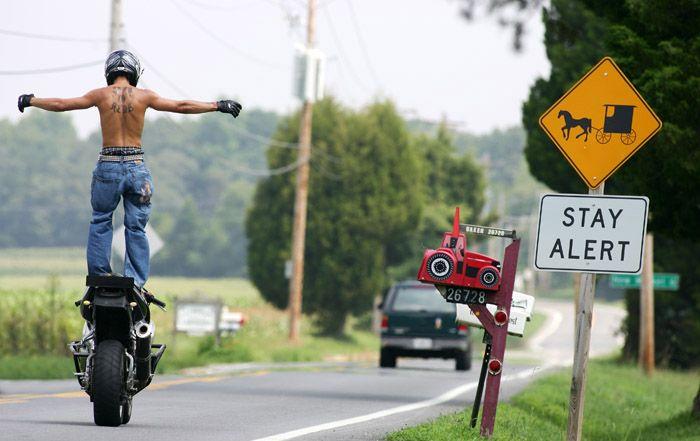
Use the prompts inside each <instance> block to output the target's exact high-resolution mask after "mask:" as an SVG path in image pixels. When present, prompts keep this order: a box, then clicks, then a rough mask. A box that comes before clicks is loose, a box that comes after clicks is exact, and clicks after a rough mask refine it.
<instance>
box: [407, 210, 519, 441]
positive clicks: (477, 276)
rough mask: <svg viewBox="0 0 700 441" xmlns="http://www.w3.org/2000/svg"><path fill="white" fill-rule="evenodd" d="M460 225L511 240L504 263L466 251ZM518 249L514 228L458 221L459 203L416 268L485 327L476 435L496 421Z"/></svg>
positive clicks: (421, 276) (422, 278) (486, 432)
mask: <svg viewBox="0 0 700 441" xmlns="http://www.w3.org/2000/svg"><path fill="white" fill-rule="evenodd" d="M462 227H464V228H465V230H466V231H470V232H472V233H475V234H485V235H489V236H496V237H501V238H510V239H511V243H510V244H509V245H508V246H507V247H506V249H505V254H504V258H503V266H502V267H501V264H500V262H499V261H498V260H496V259H493V258H491V257H488V256H485V255H483V254H479V253H475V252H472V251H468V250H467V249H466V245H467V239H466V236H465V234H464V233H462V232H461V231H460V230H461V228H462ZM519 250H520V239H519V238H517V237H516V234H515V231H513V230H503V229H500V228H491V227H480V226H477V225H464V224H460V223H459V207H458V208H457V209H456V210H455V216H454V221H453V226H452V231H451V232H448V233H445V234H444V236H443V240H442V242H441V244H440V248H438V249H436V250H426V251H425V253H424V254H423V262H422V263H421V267H420V269H419V270H418V280H419V281H421V282H424V283H432V284H434V285H435V287H436V288H437V289H438V291H440V293H441V294H442V295H443V297H445V300H446V301H448V302H451V303H462V304H466V305H468V306H469V308H470V309H471V310H472V311H473V312H474V315H475V316H476V317H478V319H479V321H480V322H481V324H482V325H483V327H484V331H485V332H484V342H485V343H486V349H485V351H484V360H483V363H482V366H481V375H480V377H479V385H478V387H477V391H476V397H475V399H474V408H473V411H472V421H471V426H472V427H475V426H476V419H477V416H478V413H479V406H480V405H481V397H482V392H483V391H484V385H485V386H486V390H485V394H484V412H483V414H482V417H481V435H482V436H486V437H490V436H491V435H492V434H493V426H494V423H495V421H496V405H497V404H498V393H499V390H500V387H501V377H502V367H503V357H504V355H505V350H506V336H507V335H508V318H509V317H510V308H511V304H512V299H513V286H514V283H515V271H516V269H517V266H518V251H519ZM487 304H492V305H495V306H496V310H495V312H494V313H493V314H492V313H491V312H490V311H489V310H488V309H487Z"/></svg>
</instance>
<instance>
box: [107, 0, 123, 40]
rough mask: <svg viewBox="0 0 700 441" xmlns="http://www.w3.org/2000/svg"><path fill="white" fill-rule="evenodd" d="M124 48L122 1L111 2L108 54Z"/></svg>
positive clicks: (113, 0) (114, 0)
mask: <svg viewBox="0 0 700 441" xmlns="http://www.w3.org/2000/svg"><path fill="white" fill-rule="evenodd" d="M125 47H126V40H125V39H124V22H123V21H122V0H112V21H111V22H110V25H109V52H113V51H116V50H117V49H124V48H125Z"/></svg>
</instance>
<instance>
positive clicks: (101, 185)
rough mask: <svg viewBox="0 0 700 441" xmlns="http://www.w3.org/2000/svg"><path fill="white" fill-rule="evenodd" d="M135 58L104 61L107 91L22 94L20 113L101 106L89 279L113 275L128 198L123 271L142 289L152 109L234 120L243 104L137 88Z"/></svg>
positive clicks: (122, 55) (121, 53) (126, 55)
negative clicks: (118, 216)
mask: <svg viewBox="0 0 700 441" xmlns="http://www.w3.org/2000/svg"><path fill="white" fill-rule="evenodd" d="M142 71H143V70H142V69H141V64H140V62H139V60H138V58H136V56H135V55H134V54H132V53H131V52H129V51H126V50H117V51H114V52H112V53H111V54H109V56H108V57H107V61H106V62H105V79H106V80H107V87H102V88H99V89H95V90H91V91H89V92H88V93H86V94H85V95H83V96H81V97H77V98H38V97H35V96H34V95H33V94H28V95H21V96H20V97H19V100H18V104H17V105H18V107H19V111H20V112H24V109H25V108H26V107H29V106H34V107H38V108H40V109H44V110H49V111H52V112H64V111H68V110H78V109H87V108H90V107H97V109H98V110H99V112H100V125H101V128H102V150H101V152H100V155H99V160H98V162H97V166H96V167H95V170H94V171H93V175H92V187H91V198H90V202H91V205H92V221H91V222H90V231H89V235H88V245H87V266H88V274H89V275H102V274H109V273H111V272H112V268H111V266H110V256H111V250H112V234H113V233H112V216H113V213H114V210H115V209H116V208H117V206H118V205H119V200H120V198H123V199H124V227H125V231H124V235H125V240H126V259H125V262H124V273H125V276H127V277H133V279H134V283H135V284H136V285H138V286H139V287H143V285H144V284H145V283H146V280H147V279H148V274H149V248H148V239H147V238H146V233H145V228H146V223H147V222H148V218H149V216H150V213H151V196H152V195H153V180H152V178H151V173H150V171H149V170H148V168H147V167H146V165H145V164H144V160H143V150H142V146H141V134H142V132H143V125H144V116H145V113H146V109H148V108H151V109H155V110H160V111H164V112H175V113H205V112H214V111H219V112H223V113H228V114H231V115H232V116H233V117H234V118H236V117H237V116H238V114H239V113H240V111H241V105H240V104H239V103H237V102H235V101H232V100H222V101H218V102H201V101H191V100H183V101H177V100H172V99H167V98H163V97H161V96H159V95H158V94H157V93H155V92H153V91H151V90H147V89H139V88H137V87H136V85H137V84H138V81H139V77H140V76H141V73H142Z"/></svg>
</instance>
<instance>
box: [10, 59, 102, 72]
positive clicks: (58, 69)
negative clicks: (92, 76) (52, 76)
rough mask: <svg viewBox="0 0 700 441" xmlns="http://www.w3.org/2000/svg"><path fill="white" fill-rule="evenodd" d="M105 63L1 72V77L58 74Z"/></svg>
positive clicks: (95, 62) (96, 62) (97, 61)
mask: <svg viewBox="0 0 700 441" xmlns="http://www.w3.org/2000/svg"><path fill="white" fill-rule="evenodd" d="M102 63H104V60H96V61H90V62H87V63H82V64H74V65H71V66H61V67H49V68H46V69H26V70H0V75H40V74H49V73H56V72H67V71H70V70H76V69H83V68H85V67H90V66H97V65H98V64H102Z"/></svg>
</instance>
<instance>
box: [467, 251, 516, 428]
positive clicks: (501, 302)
mask: <svg viewBox="0 0 700 441" xmlns="http://www.w3.org/2000/svg"><path fill="white" fill-rule="evenodd" d="M519 251H520V239H513V242H511V244H510V245H508V246H507V247H506V250H505V255H504V257H503V269H502V270H501V278H502V280H501V287H500V289H499V291H498V293H497V294H496V295H495V296H494V297H493V298H492V299H491V300H492V302H489V303H493V304H495V305H496V306H497V307H499V308H500V309H503V310H504V311H505V312H506V314H507V316H508V318H510V312H511V309H510V307H511V305H512V303H513V288H514V285H515V273H516V271H517V269H518V252H519ZM469 308H470V309H471V310H472V311H474V315H476V316H477V317H478V318H479V321H480V322H481V324H482V325H484V329H485V330H486V332H488V333H489V334H490V335H491V354H490V360H498V361H500V362H501V366H503V365H504V363H505V359H504V358H505V351H506V338H507V337H508V323H507V322H506V324H505V325H503V326H497V325H496V322H495V320H494V317H493V315H491V313H490V312H489V311H488V309H486V305H469ZM502 375H503V374H502V372H500V371H499V372H497V373H494V374H491V373H489V374H488V375H487V376H486V387H485V390H484V405H483V408H484V410H483V412H482V414H481V431H480V433H481V436H484V437H487V438H490V437H491V436H492V435H493V427H494V425H495V423H496V407H497V406H498V394H499V392H500V389H501V377H502Z"/></svg>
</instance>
